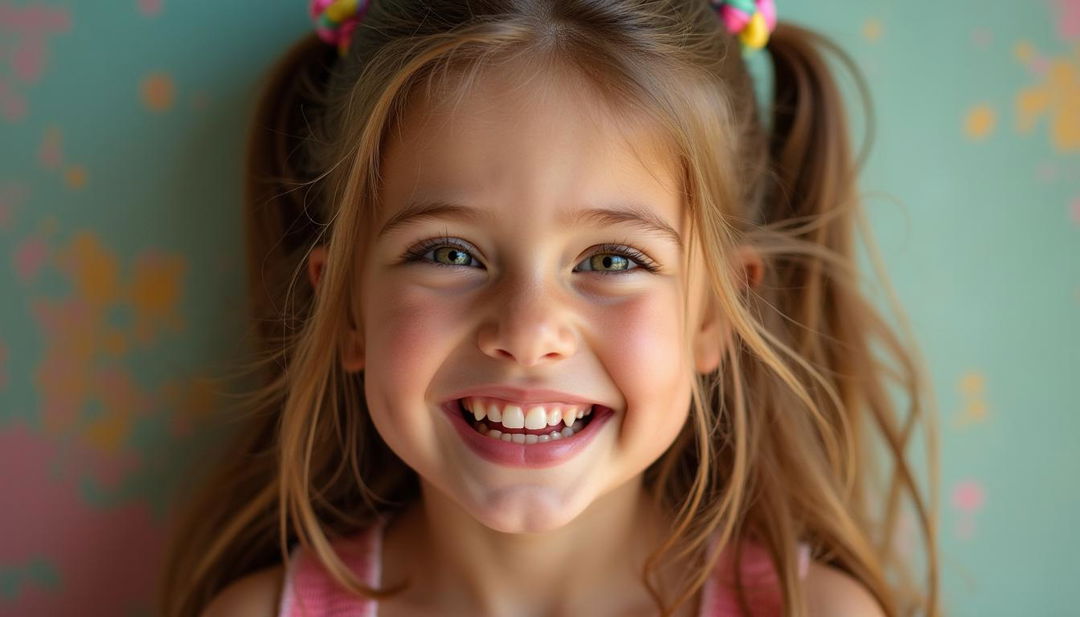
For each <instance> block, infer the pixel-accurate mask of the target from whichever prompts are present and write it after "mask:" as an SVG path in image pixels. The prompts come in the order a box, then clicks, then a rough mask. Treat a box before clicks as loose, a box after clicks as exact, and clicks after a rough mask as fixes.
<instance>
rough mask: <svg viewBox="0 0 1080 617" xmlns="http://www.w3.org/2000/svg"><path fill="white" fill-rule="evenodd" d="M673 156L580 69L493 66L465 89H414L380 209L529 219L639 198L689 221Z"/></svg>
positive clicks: (395, 135) (387, 155)
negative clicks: (430, 206) (420, 205)
mask: <svg viewBox="0 0 1080 617" xmlns="http://www.w3.org/2000/svg"><path fill="white" fill-rule="evenodd" d="M430 92H434V90H432V91H430ZM677 161H678V157H676V156H675V155H674V150H673V149H672V148H671V146H670V141H669V140H668V139H667V138H666V134H665V133H664V132H662V131H661V130H659V127H657V126H656V125H655V124H654V123H652V122H650V121H649V120H648V119H646V118H645V117H644V115H643V114H640V113H631V112H630V111H628V110H627V109H615V108H612V107H611V106H609V105H608V104H607V103H606V102H605V99H603V98H602V97H600V96H599V94H598V93H597V91H596V90H595V89H594V88H593V87H591V86H590V84H588V83H587V82H585V81H584V80H583V79H582V78H580V77H578V76H576V75H575V74H573V73H570V72H566V71H562V72H556V71H547V72H533V73H529V72H528V71H527V70H526V69H521V68H515V69H509V68H507V69H500V70H497V71H496V70H491V71H488V72H485V73H482V74H479V75H477V76H476V77H475V78H474V79H472V80H470V81H469V82H468V87H467V89H465V90H463V91H461V92H451V93H448V94H442V95H435V94H430V93H429V91H427V90H426V89H425V88H424V87H420V88H418V89H417V92H416V93H415V95H414V97H413V98H412V100H410V101H409V103H408V105H407V106H406V108H405V112H404V114H403V117H402V121H401V122H400V123H399V124H398V125H397V126H396V127H393V129H392V130H391V131H390V132H389V134H388V139H387V141H386V149H385V151H384V157H383V172H382V174H381V176H382V180H383V187H382V196H383V199H382V201H383V204H384V205H383V207H382V208H381V210H382V212H381V213H380V214H379V216H378V218H379V219H380V221H385V220H386V219H388V218H389V217H390V216H392V215H393V213H394V212H395V211H397V210H400V209H402V208H403V207H405V206H406V205H408V204H410V203H414V202H416V201H439V200H442V201H450V202H457V203H465V204H470V205H474V206H476V207H477V208H480V209H483V210H486V211H488V212H489V213H491V214H493V215H495V216H498V217H500V219H502V220H505V221H512V222H516V223H517V224H519V225H522V226H525V225H536V224H553V223H556V222H558V220H559V218H560V217H559V215H560V214H565V213H568V212H572V211H575V210H585V209H588V208H593V207H613V206H617V205H618V204H634V205H635V206H636V207H639V208H647V209H649V210H650V211H652V212H653V213H654V214H656V215H658V216H659V217H661V218H662V219H663V220H665V221H666V222H668V223H669V224H670V226H671V227H673V228H675V229H677V230H681V229H682V217H683V215H684V211H683V208H682V198H681V195H682V187H681V174H680V172H679V167H678V165H677Z"/></svg>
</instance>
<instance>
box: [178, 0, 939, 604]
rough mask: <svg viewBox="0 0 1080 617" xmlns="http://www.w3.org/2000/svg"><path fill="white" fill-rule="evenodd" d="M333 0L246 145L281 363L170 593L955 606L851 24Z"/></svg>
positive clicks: (254, 223)
mask: <svg viewBox="0 0 1080 617" xmlns="http://www.w3.org/2000/svg"><path fill="white" fill-rule="evenodd" d="M327 5H329V6H327ZM311 8H312V15H313V17H314V18H315V19H316V24H317V26H316V30H317V33H318V35H319V36H316V35H315V34H312V35H310V36H309V37H307V38H306V39H305V40H304V41H302V42H301V43H299V44H298V45H297V46H295V47H294V48H293V49H291V50H290V51H289V52H288V54H287V55H286V56H285V57H284V59H283V60H282V61H281V62H280V63H279V65H278V66H277V67H276V69H275V70H274V73H273V75H272V78H271V79H270V80H269V84H268V86H267V87H266V89H265V91H264V93H263V95H262V98H261V100H260V102H259V106H258V110H257V115H256V118H255V121H254V124H253V131H252V133H251V138H250V144H249V150H248V157H249V158H248V174H249V175H248V180H247V188H248V194H247V197H248V203H247V209H246V211H245V214H246V221H247V224H248V226H249V234H248V244H249V254H248V255H249V263H250V276H251V288H250V293H251V300H252V311H253V324H254V326H255V332H256V333H257V335H258V342H259V344H260V351H261V352H262V358H264V359H263V360H262V361H261V362H260V363H258V364H257V365H255V366H257V368H258V369H259V371H260V372H259V373H258V375H259V378H260V379H261V380H262V383H261V386H260V388H258V389H257V390H256V391H255V392H254V394H253V396H251V397H250V400H249V403H250V405H249V407H248V408H247V409H248V412H247V413H245V414H243V416H242V417H243V422H244V424H243V426H241V427H240V428H239V430H238V433H237V435H236V437H235V443H234V444H233V445H232V446H231V447H230V448H228V449H227V450H226V452H227V455H228V457H227V459H226V460H225V461H224V462H222V463H221V465H220V468H219V469H218V470H217V471H216V473H215V474H214V475H212V476H211V478H210V481H209V483H208V484H207V485H206V487H205V490H204V491H203V492H202V493H201V495H200V496H198V498H197V499H194V500H192V501H191V507H190V510H189V511H188V512H187V513H186V515H185V517H184V519H183V523H182V525H181V526H180V528H179V529H177V530H176V532H175V535H174V538H173V543H172V546H171V550H170V556H169V562H168V567H167V569H166V571H165V575H164V579H163V585H162V592H161V607H162V613H163V614H164V615H167V616H169V617H181V616H184V617H194V616H197V615H203V616H204V617H220V616H246V615H251V616H266V617H273V616H276V615H281V616H283V617H285V616H287V617H292V616H299V615H310V616H313V617H315V616H324V615H369V616H370V615H376V612H377V614H378V615H379V617H399V616H404V615H410V616H415V615H470V616H472V615H480V616H495V615H499V616H515V617H548V616H577V615H582V616H589V617H594V616H595V617H615V616H635V617H636V616H646V615H648V616H653V615H663V616H693V617H698V616H701V617H705V616H708V617H713V616H719V615H732V616H733V615H743V614H745V615H760V616H765V615H795V616H805V615H816V616H825V615H828V616H858V617H870V616H878V615H888V616H890V617H892V616H896V615H913V614H920V615H938V614H939V609H938V599H937V582H936V579H937V565H936V557H935V540H934V537H935V536H934V534H935V523H934V518H933V516H932V513H933V512H934V507H933V504H934V501H933V500H931V502H930V506H927V503H926V501H925V500H924V498H923V497H922V496H921V495H920V491H919V490H918V486H917V482H916V481H915V479H914V476H913V473H912V469H911V467H910V466H909V463H908V461H907V460H906V459H907V454H906V446H907V444H908V441H909V439H910V436H911V431H912V427H913V424H914V422H915V421H917V420H920V419H924V420H928V419H929V418H927V417H925V413H924V411H923V410H924V406H925V404H926V401H925V400H924V399H927V398H929V397H928V396H927V395H926V392H925V383H924V381H923V379H922V377H921V373H922V371H921V370H920V369H919V368H918V367H919V364H918V363H917V362H915V361H914V360H913V358H914V357H915V356H914V350H913V348H911V347H910V346H909V345H908V344H906V343H902V342H901V341H900V340H899V339H898V338H897V337H896V336H894V334H893V333H892V331H891V330H890V328H889V327H888V326H887V325H886V323H885V321H884V320H883V319H882V318H881V317H879V315H878V314H877V313H876V312H875V310H874V309H873V306H872V305H871V303H870V301H869V300H868V299H867V298H866V297H865V296H864V295H863V292H862V291H861V287H860V283H861V282H862V281H861V279H860V278H859V276H860V275H859V272H858V271H857V268H856V263H855V256H854V255H855V253H854V232H855V224H856V223H857V222H859V220H860V219H859V218H858V217H859V216H860V214H859V210H858V205H857V194H856V184H855V180H856V171H857V166H856V165H855V163H854V161H853V160H852V156H851V152H850V149H849V144H848V134H847V129H846V126H845V117H844V111H843V107H842V104H841V97H840V94H839V91H838V88H837V86H836V84H835V82H834V80H833V78H832V77H831V75H830V72H829V67H828V65H827V64H826V59H825V56H824V55H823V52H824V51H830V52H833V53H834V54H835V55H836V56H837V57H838V58H840V59H841V60H844V61H845V62H847V63H848V65H849V69H851V70H852V71H854V68H853V67H852V66H851V63H850V60H848V59H847V58H846V56H844V55H843V53H842V52H840V51H839V50H838V49H836V48H835V47H834V46H833V45H832V44H831V43H829V42H828V40H827V39H825V38H823V37H821V36H820V35H817V34H814V33H812V32H811V31H810V30H807V29H804V28H801V27H797V26H794V25H791V24H788V23H783V22H777V21H776V17H775V13H774V10H773V7H772V5H771V3H770V2H768V1H767V0H758V1H757V2H756V4H755V3H754V2H753V1H752V0H741V1H731V2H726V3H722V4H719V5H717V4H710V3H709V0H512V1H511V0H479V1H477V0H471V1H469V2H462V1H460V0H423V1H420V0H374V1H373V3H372V4H371V5H370V6H367V5H364V4H360V5H357V4H356V3H355V2H352V3H350V2H348V1H344V0H337V1H335V2H333V3H329V2H326V1H315V2H313V4H312V7H311ZM327 42H329V43H332V44H330V45H328V44H327ZM762 48H764V49H762ZM755 53H765V54H767V56H768V58H769V60H770V62H771V67H772V75H773V78H772V83H773V86H772V90H773V94H772V97H771V98H772V99H773V100H772V101H771V104H770V105H769V106H768V107H767V109H768V120H769V122H768V123H767V124H766V123H763V122H762V121H761V119H760V118H759V112H758V103H757V101H756V100H755V94H754V93H755V89H754V87H753V85H754V84H753V80H752V79H751V76H750V74H749V72H748V69H747V61H748V59H749V56H750V54H755ZM855 75H856V77H857V76H858V74H857V72H856V73H855ZM859 83H860V84H861V82H859ZM889 359H891V360H893V361H894V362H893V363H890V362H888V360H889ZM890 381H892V382H893V385H897V386H899V389H900V392H902V393H904V394H906V395H907V396H908V398H909V400H910V402H911V407H910V410H909V413H908V414H906V415H904V414H901V413H899V409H898V407H897V406H896V405H895V403H894V402H893V395H895V394H897V392H896V391H889V390H888V389H887V388H888V386H889V385H890V383H889V382H890ZM931 426H932V423H931ZM933 435H934V433H933V432H932V431H931V432H930V436H931V438H932V437H933ZM875 437H878V438H881V440H882V441H881V442H876V441H874V438H875ZM934 443H935V442H934V441H932V440H931V442H930V447H929V451H930V452H931V453H932V452H933V448H934ZM882 452H884V454H885V458H886V461H885V462H887V463H889V464H890V471H891V473H890V475H889V476H888V482H886V483H882V482H880V480H882V479H883V478H882V477H880V476H881V474H880V473H878V470H879V469H880V467H879V466H877V465H876V464H875V463H880V462H881V461H880V460H879V459H880V458H881V456H880V454H881V453H882ZM931 463H932V465H931V470H932V472H933V469H935V467H934V465H933V464H934V463H935V459H933V457H931ZM931 477H935V476H934V474H933V473H932V474H931ZM904 496H908V497H910V498H911V504H912V505H913V506H914V508H913V511H914V515H915V517H914V523H915V524H916V525H917V527H918V531H919V532H921V533H920V535H919V536H918V537H919V538H922V540H923V543H922V544H920V545H918V546H917V547H912V546H898V544H899V543H901V542H903V539H901V538H898V533H897V532H898V528H899V527H900V525H901V523H902V522H903V521H904V519H903V517H901V516H900V514H901V513H902V512H901V510H902V506H903V504H904V503H905V502H904V501H903V499H902V498H903V497H904ZM914 531H915V530H914V529H913V530H912V532H914ZM916 538H917V537H916V536H914V535H912V536H911V537H910V538H909V539H908V542H910V541H914V540H916ZM913 548H917V549H919V552H921V553H922V554H924V555H926V556H927V557H928V568H927V570H926V572H925V574H924V576H925V581H926V583H925V584H913V583H912V581H913V580H916V579H918V578H919V577H918V576H915V575H913V574H912V573H911V572H909V569H908V567H907V566H906V564H904V563H903V560H902V559H901V558H902V557H903V556H904V554H905V553H911V552H914V551H913V550H912V549H913ZM898 549H899V550H898Z"/></svg>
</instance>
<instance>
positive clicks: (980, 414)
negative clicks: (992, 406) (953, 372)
mask: <svg viewBox="0 0 1080 617" xmlns="http://www.w3.org/2000/svg"><path fill="white" fill-rule="evenodd" d="M956 389H957V390H959V392H960V396H961V397H962V398H963V401H964V403H963V407H962V409H961V410H960V411H959V412H958V413H957V414H956V415H955V416H954V417H953V425H954V426H956V427H957V428H964V427H966V426H968V425H970V424H977V423H980V422H985V421H986V418H987V414H988V412H989V410H988V405H987V404H986V377H985V376H984V375H983V374H982V373H980V372H978V371H968V372H967V373H964V375H963V376H961V377H960V381H959V383H957V387H956Z"/></svg>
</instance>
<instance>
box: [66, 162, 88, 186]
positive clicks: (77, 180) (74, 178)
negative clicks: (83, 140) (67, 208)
mask: <svg viewBox="0 0 1080 617" xmlns="http://www.w3.org/2000/svg"><path fill="white" fill-rule="evenodd" d="M64 182H66V183H67V185H68V186H69V187H71V188H73V189H81V188H83V187H84V186H86V168H85V167H83V166H82V165H72V166H71V167H68V168H67V170H66V171H65V172H64Z"/></svg>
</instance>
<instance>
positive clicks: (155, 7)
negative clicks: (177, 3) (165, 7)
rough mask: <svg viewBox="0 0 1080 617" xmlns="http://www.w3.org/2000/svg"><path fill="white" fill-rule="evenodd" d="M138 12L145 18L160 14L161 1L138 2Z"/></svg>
mask: <svg viewBox="0 0 1080 617" xmlns="http://www.w3.org/2000/svg"><path fill="white" fill-rule="evenodd" d="M137 4H138V5H139V12H140V13H142V14H143V15H146V16H147V17H153V16H155V15H157V14H159V13H161V0H138V2H137Z"/></svg>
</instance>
